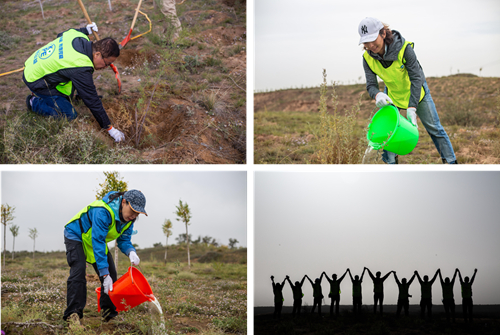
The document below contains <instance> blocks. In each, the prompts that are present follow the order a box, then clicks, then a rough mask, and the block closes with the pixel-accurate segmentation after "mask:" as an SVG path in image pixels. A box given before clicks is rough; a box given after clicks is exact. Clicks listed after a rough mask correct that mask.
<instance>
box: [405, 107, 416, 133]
mask: <svg viewBox="0 0 500 335" xmlns="http://www.w3.org/2000/svg"><path fill="white" fill-rule="evenodd" d="M406 118H407V119H408V121H410V122H411V123H413V125H414V126H415V127H417V128H418V124H417V109H416V108H415V107H410V108H408V109H407V110H406Z"/></svg>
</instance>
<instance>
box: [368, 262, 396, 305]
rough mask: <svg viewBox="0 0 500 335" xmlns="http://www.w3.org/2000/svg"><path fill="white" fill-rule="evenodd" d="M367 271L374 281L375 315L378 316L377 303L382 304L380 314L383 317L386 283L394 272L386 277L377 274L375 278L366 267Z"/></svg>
mask: <svg viewBox="0 0 500 335" xmlns="http://www.w3.org/2000/svg"><path fill="white" fill-rule="evenodd" d="M365 269H366V270H368V274H369V275H370V278H371V279H372V281H373V313H374V314H377V303H378V302H380V314H381V315H382V313H383V312H384V281H385V280H386V279H387V277H389V275H390V274H391V273H393V272H394V271H389V272H388V273H387V274H386V275H385V276H383V277H380V275H381V273H380V271H378V272H377V273H376V276H373V274H372V272H371V271H370V269H368V268H366V267H365Z"/></svg>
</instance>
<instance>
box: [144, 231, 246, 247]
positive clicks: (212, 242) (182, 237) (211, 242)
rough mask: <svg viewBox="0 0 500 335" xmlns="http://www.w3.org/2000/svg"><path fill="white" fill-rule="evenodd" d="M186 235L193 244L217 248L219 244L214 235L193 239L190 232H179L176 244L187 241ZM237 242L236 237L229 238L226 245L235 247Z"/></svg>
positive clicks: (156, 244)
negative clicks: (187, 233)
mask: <svg viewBox="0 0 500 335" xmlns="http://www.w3.org/2000/svg"><path fill="white" fill-rule="evenodd" d="M186 236H189V241H190V243H191V244H193V245H205V246H206V247H208V246H212V247H215V248H218V247H220V246H221V245H220V244H219V242H217V239H216V238H215V237H211V236H208V235H207V236H198V238H197V239H193V236H192V235H191V234H189V235H186V234H185V233H182V234H179V236H178V237H176V238H175V240H176V241H177V245H183V244H186V243H187V238H186ZM238 243H240V242H239V241H238V240H237V239H235V238H230V239H229V243H228V246H229V248H230V249H235V248H236V245H237V244H238ZM153 247H154V248H157V247H163V244H162V243H161V242H158V243H154V244H153Z"/></svg>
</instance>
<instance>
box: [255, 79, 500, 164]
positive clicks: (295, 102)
mask: <svg viewBox="0 0 500 335" xmlns="http://www.w3.org/2000/svg"><path fill="white" fill-rule="evenodd" d="M427 83H428V85H429V88H430V91H431V94H432V97H433V100H434V102H435V104H436V108H437V110H438V114H439V117H440V119H441V123H442V124H443V126H444V128H445V130H446V131H447V133H448V136H449V137H450V139H451V142H452V145H453V148H454V150H455V154H456V156H457V158H458V162H459V164H499V163H500V129H499V127H498V125H499V122H500V114H499V113H500V102H499V89H500V78H481V77H476V76H473V75H465V74H463V75H458V76H457V75H454V76H449V77H442V78H427ZM380 86H381V89H383V84H382V85H380ZM335 96H337V98H335V99H334V100H330V101H327V103H326V110H327V114H328V115H329V117H330V120H331V121H332V124H331V125H330V126H329V127H334V124H333V119H334V118H337V119H339V120H340V119H341V118H342V117H346V118H347V117H349V115H351V116H352V118H353V119H350V121H347V120H348V119H344V121H342V122H343V123H342V124H343V125H345V126H346V125H347V124H349V127H351V128H350V129H349V130H348V129H347V128H345V129H344V130H343V131H344V132H345V131H347V132H350V133H351V139H352V141H351V142H349V141H347V142H344V143H346V144H344V147H345V148H346V149H347V148H350V146H349V145H352V146H354V148H356V145H355V144H356V143H357V141H360V142H359V143H361V144H362V145H361V146H362V147H363V150H364V148H366V146H367V142H366V126H367V124H368V123H369V121H370V119H371V116H372V115H373V113H374V112H375V104H374V101H373V100H372V99H371V98H370V97H369V96H368V94H367V93H366V88H365V85H363V84H357V85H341V86H336V87H335ZM254 97H255V102H254V106H255V114H254V124H255V137H254V143H255V153H254V157H255V163H257V164H280V163H287V164H297V163H299V164H300V163H302V164H303V163H305V162H313V158H314V154H315V153H317V152H318V150H320V148H319V143H320V141H321V137H320V136H319V129H321V127H322V122H323V124H324V125H326V123H325V121H322V119H321V112H320V99H321V89H320V88H302V89H290V90H279V91H275V92H266V93H257V94H255V95H254ZM358 106H359V111H358ZM353 108H354V109H353ZM354 115H355V116H354ZM324 120H325V119H324ZM338 125H339V123H337V131H338V129H339V128H338ZM327 127H328V126H327ZM327 131H331V130H326V129H325V130H323V133H324V134H326V132H327ZM332 133H333V132H332ZM327 142H328V141H327ZM297 143H300V145H297ZM328 143H330V145H332V146H333V144H334V143H335V142H333V141H329V142H328ZM348 143H350V144H348ZM332 150H333V149H332ZM349 150H353V149H349ZM337 153H338V151H337ZM337 158H338V154H337ZM337 161H340V160H338V159H337ZM360 162H361V160H360V161H358V163H360ZM314 163H320V161H316V162H314ZM399 163H400V164H441V159H440V156H439V154H438V152H437V150H436V148H435V146H434V144H433V143H432V140H431V138H430V136H429V135H428V134H427V132H426V131H425V128H424V127H423V125H422V124H420V125H419V143H418V145H417V147H416V148H415V150H414V151H413V152H412V153H410V154H408V155H406V156H400V157H399Z"/></svg>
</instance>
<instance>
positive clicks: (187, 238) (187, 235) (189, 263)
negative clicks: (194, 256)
mask: <svg viewBox="0 0 500 335" xmlns="http://www.w3.org/2000/svg"><path fill="white" fill-rule="evenodd" d="M186 241H187V247H188V266H189V267H191V256H190V255H189V234H188V225H187V223H186Z"/></svg>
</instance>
